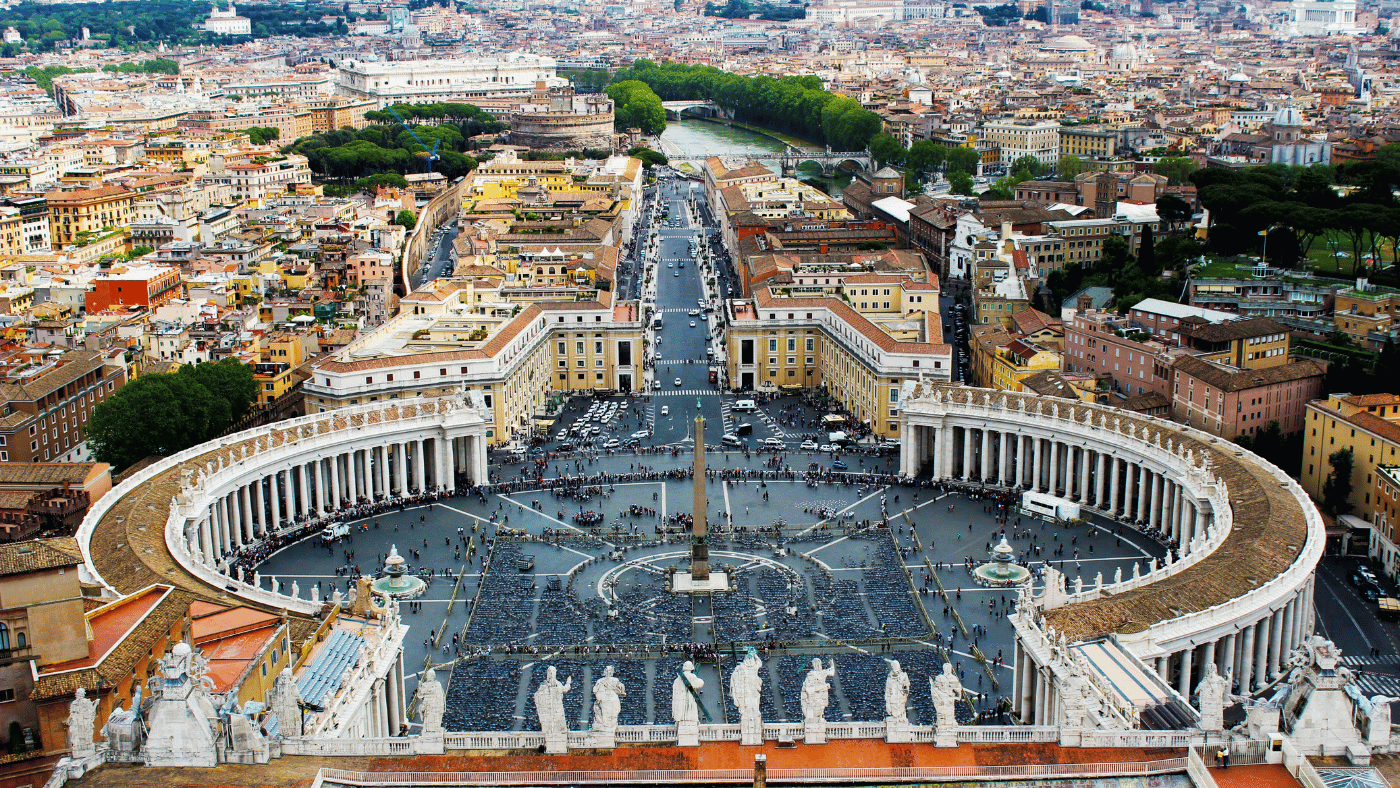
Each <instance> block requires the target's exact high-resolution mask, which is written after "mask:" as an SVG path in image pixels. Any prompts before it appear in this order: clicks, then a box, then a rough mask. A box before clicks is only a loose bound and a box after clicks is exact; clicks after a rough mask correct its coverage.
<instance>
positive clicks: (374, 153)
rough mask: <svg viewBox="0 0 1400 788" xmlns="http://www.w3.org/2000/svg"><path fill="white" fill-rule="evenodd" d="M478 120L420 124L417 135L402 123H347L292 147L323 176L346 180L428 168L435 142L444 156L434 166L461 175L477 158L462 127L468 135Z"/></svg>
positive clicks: (438, 151)
mask: <svg viewBox="0 0 1400 788" xmlns="http://www.w3.org/2000/svg"><path fill="white" fill-rule="evenodd" d="M474 122H475V121H468V122H466V123H462V124H456V123H440V124H437V125H415V126H414V127H413V131H412V133H410V132H409V130H408V129H406V128H404V127H403V126H401V125H399V124H398V122H397V121H395V122H394V123H393V125H377V126H366V127H365V128H363V129H360V130H359V131H356V130H355V129H352V128H350V127H348V126H347V127H345V128H343V129H336V130H334V131H327V132H324V133H322V134H313V135H312V136H310V137H302V138H301V139H299V140H297V142H296V144H295V145H293V146H292V147H291V150H292V152H294V153H299V154H301V155H303V156H305V157H306V159H307V164H308V166H310V167H311V170H312V172H314V173H316V174H317V175H318V176H320V177H323V178H336V179H340V180H342V181H347V180H354V179H360V178H364V177H366V176H371V175H376V174H381V173H397V174H399V175H403V174H406V173H410V172H426V171H427V169H428V164H429V162H428V151H427V150H424V147H423V146H424V145H427V146H428V147H429V148H431V147H432V146H433V144H434V142H436V143H437V155H438V157H439V158H438V161H437V163H436V164H435V165H434V167H433V169H434V170H435V171H437V172H440V173H442V174H443V175H446V176H447V177H448V178H457V177H460V176H463V175H466V174H467V173H469V172H471V171H472V170H474V169H476V165H477V160H476V159H474V158H472V157H471V156H469V155H467V154H466V153H463V151H465V150H466V148H467V136H466V135H464V134H463V131H464V130H466V131H468V133H469V132H470V127H471V124H472V123H474ZM414 134H416V135H417V137H418V138H417V139H415V138H414ZM420 139H421V140H422V141H423V144H419V140H420Z"/></svg>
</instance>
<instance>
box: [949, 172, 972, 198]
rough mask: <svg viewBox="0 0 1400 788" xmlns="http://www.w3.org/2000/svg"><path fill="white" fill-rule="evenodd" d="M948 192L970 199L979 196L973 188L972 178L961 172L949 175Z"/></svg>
mask: <svg viewBox="0 0 1400 788" xmlns="http://www.w3.org/2000/svg"><path fill="white" fill-rule="evenodd" d="M948 190H949V191H951V192H952V193H953V194H962V195H967V196H969V197H970V196H974V195H976V194H977V192H976V191H975V190H974V188H973V183H972V176H971V175H968V174H967V173H965V172H961V171H954V172H950V173H948Z"/></svg>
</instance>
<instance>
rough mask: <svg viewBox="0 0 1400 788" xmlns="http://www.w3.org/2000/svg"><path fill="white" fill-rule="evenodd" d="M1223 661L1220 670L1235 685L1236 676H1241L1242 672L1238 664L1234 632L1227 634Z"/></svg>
mask: <svg viewBox="0 0 1400 788" xmlns="http://www.w3.org/2000/svg"><path fill="white" fill-rule="evenodd" d="M1221 661H1222V662H1223V667H1222V668H1221V670H1220V675H1222V676H1224V677H1225V678H1227V679H1229V680H1230V682H1231V685H1232V686H1233V684H1234V681H1235V678H1236V677H1237V676H1239V673H1240V671H1239V667H1238V666H1237V664H1236V656H1235V633H1234V632H1231V633H1230V634H1228V635H1226V636H1225V659H1223V660H1221Z"/></svg>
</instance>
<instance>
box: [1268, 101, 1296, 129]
mask: <svg viewBox="0 0 1400 788" xmlns="http://www.w3.org/2000/svg"><path fill="white" fill-rule="evenodd" d="M1274 125H1275V126H1291V127H1301V126H1302V125H1303V115H1302V113H1300V112H1299V111H1298V108H1297V107H1295V106H1293V105H1292V104H1286V105H1284V106H1283V107H1281V108H1279V111H1278V113H1276V114H1275V115H1274Z"/></svg>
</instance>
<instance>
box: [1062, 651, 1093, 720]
mask: <svg viewBox="0 0 1400 788" xmlns="http://www.w3.org/2000/svg"><path fill="white" fill-rule="evenodd" d="M1061 692H1062V693H1063V694H1062V695H1061V698H1060V727H1061V729H1063V730H1066V731H1074V732H1076V733H1077V732H1078V731H1080V730H1083V728H1084V721H1085V719H1086V718H1087V717H1088V716H1089V704H1090V701H1091V697H1092V692H1093V688H1092V687H1090V685H1089V680H1088V679H1086V678H1085V677H1084V673H1083V671H1081V670H1080V668H1079V663H1077V662H1075V661H1074V660H1070V661H1069V664H1068V675H1067V676H1066V677H1065V680H1064V683H1063V686H1062V689H1061Z"/></svg>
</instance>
